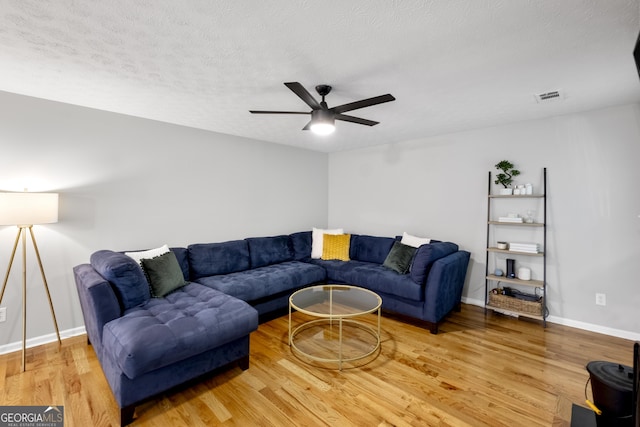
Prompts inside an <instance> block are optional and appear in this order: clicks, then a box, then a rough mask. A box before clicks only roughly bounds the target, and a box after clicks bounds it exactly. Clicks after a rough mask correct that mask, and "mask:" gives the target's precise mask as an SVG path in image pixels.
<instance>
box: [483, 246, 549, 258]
mask: <svg viewBox="0 0 640 427" xmlns="http://www.w3.org/2000/svg"><path fill="white" fill-rule="evenodd" d="M487 250H488V251H489V252H500V253H501V254H509V255H529V256H544V252H538V253H535V254H532V253H531V252H518V251H510V250H509V249H498V248H494V247H491V248H487Z"/></svg>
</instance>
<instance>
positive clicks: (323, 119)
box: [249, 82, 395, 135]
mask: <svg viewBox="0 0 640 427" xmlns="http://www.w3.org/2000/svg"><path fill="white" fill-rule="evenodd" d="M284 85H285V86H286V87H288V88H289V89H291V91H292V92H293V93H295V94H296V95H298V97H299V98H300V99H302V100H303V101H304V102H305V103H306V104H307V105H308V106H309V107H311V111H309V112H301V111H257V110H250V111H249V112H250V113H253V114H311V121H310V122H309V123H307V125H306V126H305V127H303V128H302V130H311V131H313V132H315V133H319V134H324V135H327V134H330V133H331V132H333V131H334V130H335V125H334V122H335V120H342V121H344V122H351V123H357V124H359V125H366V126H375V125H377V124H378V123H379V122H374V121H373V120H367V119H361V118H360V117H354V116H349V115H346V114H343V113H346V112H347V111H353V110H358V109H360V108H365V107H370V106H372V105H377V104H382V103H384V102H389V101H395V98H394V97H393V96H392V95H391V94H386V95H380V96H375V97H373V98H367V99H363V100H360V101H355V102H350V103H348V104H343V105H339V106H337V107H332V108H329V107H328V106H327V103H326V102H325V100H324V97H325V96H327V95H328V94H329V92H331V86H329V85H318V86H316V91H317V92H318V94H319V95H320V96H321V97H322V101H320V102H318V101H316V99H315V98H314V97H313V96H312V95H311V94H310V93H309V92H308V91H307V90H306V89H305V88H304V86H302V85H301V84H300V83H298V82H290V83H285V84H284Z"/></svg>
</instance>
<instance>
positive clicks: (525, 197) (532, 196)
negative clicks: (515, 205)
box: [489, 194, 544, 199]
mask: <svg viewBox="0 0 640 427" xmlns="http://www.w3.org/2000/svg"><path fill="white" fill-rule="evenodd" d="M543 197H544V194H529V195H526V194H525V195H517V196H515V195H513V194H509V195H505V196H503V195H500V194H489V198H490V199H542V198H543Z"/></svg>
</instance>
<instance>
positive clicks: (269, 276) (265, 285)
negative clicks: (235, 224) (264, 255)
mask: <svg viewBox="0 0 640 427" xmlns="http://www.w3.org/2000/svg"><path fill="white" fill-rule="evenodd" d="M325 278H326V272H325V270H324V269H323V268H320V267H318V266H317V265H313V264H308V263H305V262H300V261H287V262H283V263H280V264H273V265H267V266H264V267H260V268H255V269H251V270H247V271H241V272H238V273H232V274H225V275H219V276H209V277H202V278H200V279H198V283H201V284H203V285H205V286H209V287H211V288H213V289H217V290H219V291H221V292H224V293H225V294H228V295H232V296H234V297H236V298H240V299H241V300H243V301H248V302H252V301H256V300H258V299H260V298H265V297H269V296H273V295H276V294H278V293H280V292H284V291H288V290H292V289H297V288H299V287H302V286H306V285H310V284H312V283H317V282H321V281H323V280H324V279H325Z"/></svg>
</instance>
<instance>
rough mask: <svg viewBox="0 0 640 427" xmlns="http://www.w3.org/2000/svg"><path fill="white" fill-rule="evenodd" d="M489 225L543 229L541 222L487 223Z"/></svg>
mask: <svg viewBox="0 0 640 427" xmlns="http://www.w3.org/2000/svg"><path fill="white" fill-rule="evenodd" d="M488 223H489V224H491V225H519V226H525V227H544V224H543V223H541V222H504V221H489V222H488Z"/></svg>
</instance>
